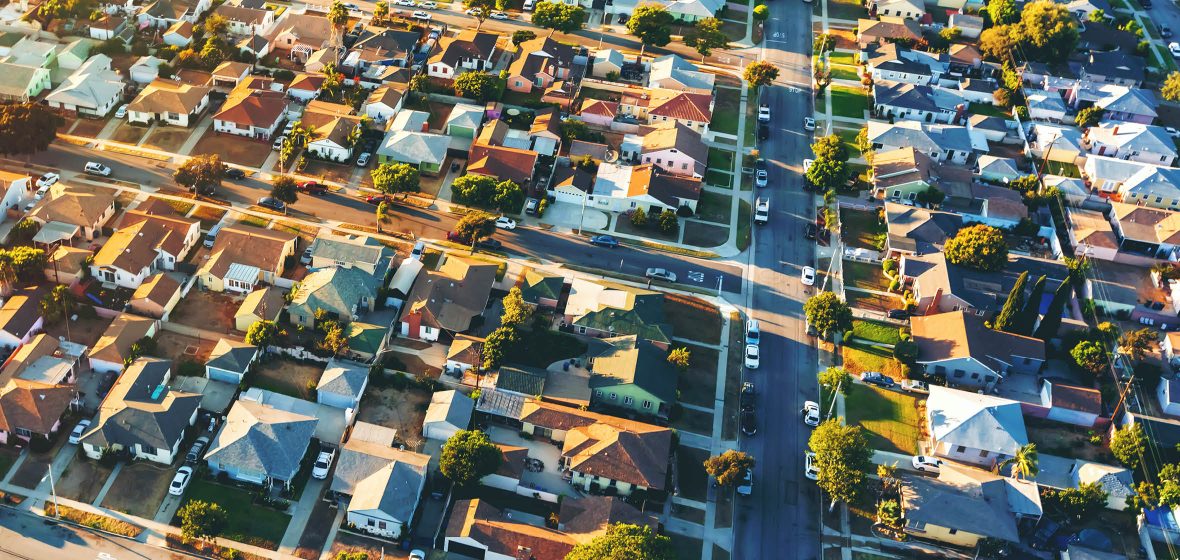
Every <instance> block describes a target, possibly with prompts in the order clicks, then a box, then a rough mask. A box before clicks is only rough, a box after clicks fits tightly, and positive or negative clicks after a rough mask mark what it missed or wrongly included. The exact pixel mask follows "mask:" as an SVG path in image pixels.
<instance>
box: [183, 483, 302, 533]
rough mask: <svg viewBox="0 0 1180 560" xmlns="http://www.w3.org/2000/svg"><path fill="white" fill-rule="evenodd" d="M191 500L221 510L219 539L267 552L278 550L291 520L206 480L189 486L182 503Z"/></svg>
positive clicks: (230, 488)
mask: <svg viewBox="0 0 1180 560" xmlns="http://www.w3.org/2000/svg"><path fill="white" fill-rule="evenodd" d="M194 500H203V501H206V502H210V503H215V504H217V505H220V506H221V509H223V510H225V513H226V517H227V520H226V521H227V523H226V530H225V533H223V534H222V536H224V537H226V538H227V539H230V540H234V541H238V542H243V543H246V544H252V545H254V546H260V547H262V548H266V549H269V550H277V549H278V547H279V541H281V540H282V539H283V533H284V532H286V530H287V524H289V523H290V522H291V516H289V515H287V514H285V513H282V512H279V511H276V510H274V509H271V508H269V507H263V506H258V505H255V504H254V495H253V493H252V492H249V491H246V490H243V489H241V488H235V487H233V486H224V485H221V484H217V483H215V482H213V481H210V480H205V479H200V478H198V479H196V480H194V481H193V482H192V483H191V484H189V487H188V490H187V491H186V492H185V503H188V502H191V501H194ZM181 507H184V506H183V505H181ZM173 524H175V525H176V526H179V520H176V519H174V520H173Z"/></svg>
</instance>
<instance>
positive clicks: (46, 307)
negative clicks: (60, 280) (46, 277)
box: [41, 284, 77, 324]
mask: <svg viewBox="0 0 1180 560" xmlns="http://www.w3.org/2000/svg"><path fill="white" fill-rule="evenodd" d="M76 306H77V301H76V300H75V299H74V294H73V293H72V292H70V288H69V287H68V286H65V285H62V284H58V285H56V286H54V287H53V289H51V290H49V293H47V294H45V295H44V296H42V297H41V313H42V314H43V315H44V317H45V322H46V323H49V324H54V323H57V322H59V321H61V320H63V319H65V318H66V317H69V316H70V313H72V312H73V311H74V308H75V307H76Z"/></svg>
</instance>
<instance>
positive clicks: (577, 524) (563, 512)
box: [557, 496, 659, 542]
mask: <svg viewBox="0 0 1180 560" xmlns="http://www.w3.org/2000/svg"><path fill="white" fill-rule="evenodd" d="M557 518H558V519H560V520H561V530H562V531H565V532H566V534H569V535H570V536H572V537H574V539H576V540H578V541H579V542H586V541H588V540H590V539H593V538H594V537H596V536H598V535H600V534H603V533H605V532H606V529H607V527H608V526H610V525H613V524H615V523H626V524H628V525H647V526H648V527H651V528H652V529H653V530H654V529H655V528H656V526H657V525H658V524H659V519H657V518H656V517H655V516H654V515H648V514H645V513H643V512H641V511H639V510H638V509H636V508H635V506H633V505H631V504H628V503H627V502H625V501H623V499H622V498H619V497H616V496H584V497H582V498H579V499H577V500H562V502H561V509H560V511H559V513H558V515H557Z"/></svg>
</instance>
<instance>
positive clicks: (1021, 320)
mask: <svg viewBox="0 0 1180 560" xmlns="http://www.w3.org/2000/svg"><path fill="white" fill-rule="evenodd" d="M1045 282H1046V277H1045V275H1044V274H1042V275H1041V276H1040V277H1039V278H1037V281H1036V282H1034V283H1033V287H1032V292H1031V293H1029V295H1028V298H1027V299H1025V302H1024V309H1023V310H1021V312H1020V315H1019V316H1017V318H1016V322H1015V324H1014V325H1013V329H1014V330H1011V331H1008V332H1014V333H1016V334H1019V335H1024V336H1030V335H1032V331H1033V325H1035V324H1036V323H1037V317H1039V316H1040V314H1041V300H1042V299H1044V295H1045Z"/></svg>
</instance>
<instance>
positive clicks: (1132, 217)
mask: <svg viewBox="0 0 1180 560" xmlns="http://www.w3.org/2000/svg"><path fill="white" fill-rule="evenodd" d="M1110 206H1111V208H1112V209H1113V210H1114V213H1113V214H1112V217H1113V218H1114V220H1115V221H1116V222H1118V224H1119V229H1120V230H1122V233H1123V236H1124V237H1127V238H1129V239H1134V240H1136V241H1146V242H1148V243H1167V244H1170V245H1180V212H1172V211H1170V210H1161V209H1159V208H1149V207H1147V206H1138V205H1135V204H1126V203H1123V202H1113V201H1112V202H1111V203H1110Z"/></svg>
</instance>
